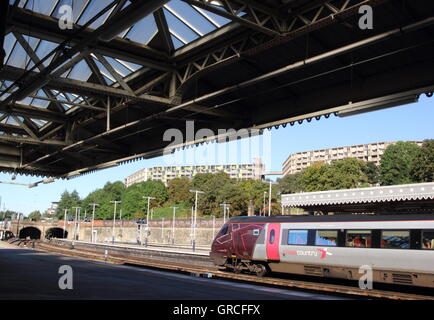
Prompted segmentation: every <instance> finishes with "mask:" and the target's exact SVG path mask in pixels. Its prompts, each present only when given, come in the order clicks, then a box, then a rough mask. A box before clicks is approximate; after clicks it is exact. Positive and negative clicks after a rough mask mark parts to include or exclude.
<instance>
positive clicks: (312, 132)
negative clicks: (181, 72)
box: [0, 95, 434, 215]
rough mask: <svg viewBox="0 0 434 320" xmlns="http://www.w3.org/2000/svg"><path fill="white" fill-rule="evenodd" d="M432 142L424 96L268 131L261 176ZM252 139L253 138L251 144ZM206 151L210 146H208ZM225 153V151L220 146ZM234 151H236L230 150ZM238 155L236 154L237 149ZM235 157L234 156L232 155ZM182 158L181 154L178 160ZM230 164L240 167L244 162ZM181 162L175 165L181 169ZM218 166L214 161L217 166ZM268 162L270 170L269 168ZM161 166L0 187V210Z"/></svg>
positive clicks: (138, 165)
mask: <svg viewBox="0 0 434 320" xmlns="http://www.w3.org/2000/svg"><path fill="white" fill-rule="evenodd" d="M428 138H434V98H431V99H429V98H426V97H425V96H424V95H423V96H421V99H420V101H419V102H418V103H416V104H411V105H406V106H401V107H396V108H391V109H386V110H381V111H376V112H370V113H366V114H362V115H357V116H353V117H348V118H338V117H334V116H331V117H330V118H329V119H324V118H322V119H321V120H320V121H316V120H312V122H310V123H307V122H303V124H301V125H299V124H298V123H297V124H295V125H294V126H293V127H291V126H289V125H288V126H287V127H286V128H282V127H280V128H279V129H277V130H276V129H274V128H273V129H272V130H271V161H268V163H266V165H267V167H266V169H267V170H273V171H280V170H281V169H282V164H283V162H284V161H285V160H286V158H287V157H288V156H289V155H290V154H291V153H296V152H300V151H307V150H315V149H323V148H331V147H339V146H346V145H353V144H362V143H371V142H377V141H378V142H380V141H398V140H424V139H428ZM254 139H257V138H254ZM209 146H211V145H209ZM209 146H208V147H209ZM225 147H228V148H229V146H228V145H226V146H225ZM235 147H236V146H235ZM204 148H206V146H203V147H198V148H195V149H188V151H186V152H189V153H191V152H193V150H195V151H196V152H205V151H206V150H205V149H204ZM238 149H240V148H239V147H238ZM238 153H240V150H238ZM181 155H182V154H181ZM239 158H240V157H238V158H237V159H238V160H239V161H236V162H245V161H242V160H244V159H239ZM185 162H186V161H180V162H178V163H176V164H179V165H182V164H184V163H185ZM223 162H224V161H218V163H223ZM270 162H271V165H270ZM166 164H167V160H165V159H164V158H163V157H159V158H154V159H149V160H141V161H136V162H133V163H130V164H126V165H122V166H119V167H116V168H111V169H106V170H102V171H99V172H96V173H93V174H89V175H85V176H82V177H78V178H74V179H71V180H59V181H56V182H54V183H51V184H46V185H40V186H38V187H36V188H31V189H29V188H27V187H24V186H13V185H7V184H0V196H1V201H2V204H1V209H3V207H5V208H6V209H10V210H15V211H19V212H23V213H24V214H25V215H27V214H29V213H30V212H32V211H33V210H41V211H44V210H45V209H47V208H48V207H49V206H50V204H51V202H52V201H58V200H59V198H60V194H61V193H62V192H63V191H64V190H68V191H73V190H74V189H75V190H77V191H78V192H79V194H80V196H81V197H85V196H86V195H87V194H88V193H90V192H92V191H93V190H95V189H97V188H101V187H103V186H104V184H105V183H106V182H107V181H111V182H113V181H117V180H121V181H122V180H123V179H124V178H125V177H126V176H128V175H130V174H132V173H134V172H135V171H137V170H139V169H142V168H145V167H153V166H164V165H166ZM39 180H41V179H40V178H38V177H30V176H18V177H17V178H16V180H15V181H14V182H19V183H32V182H35V181H39ZM0 181H11V175H10V174H0Z"/></svg>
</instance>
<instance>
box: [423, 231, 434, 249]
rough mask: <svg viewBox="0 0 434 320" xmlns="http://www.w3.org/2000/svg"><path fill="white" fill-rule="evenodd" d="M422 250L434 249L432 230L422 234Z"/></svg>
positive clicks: (433, 233)
mask: <svg viewBox="0 0 434 320" xmlns="http://www.w3.org/2000/svg"><path fill="white" fill-rule="evenodd" d="M422 249H431V250H433V249H434V230H430V231H423V232H422Z"/></svg>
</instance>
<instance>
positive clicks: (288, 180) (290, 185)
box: [277, 172, 303, 194]
mask: <svg viewBox="0 0 434 320" xmlns="http://www.w3.org/2000/svg"><path fill="white" fill-rule="evenodd" d="M301 175H302V173H301V172H298V173H294V174H287V175H286V176H284V177H283V178H280V179H277V183H278V184H279V190H280V192H281V193H282V194H288V193H298V192H301V191H303V190H302V186H301V182H300V178H301Z"/></svg>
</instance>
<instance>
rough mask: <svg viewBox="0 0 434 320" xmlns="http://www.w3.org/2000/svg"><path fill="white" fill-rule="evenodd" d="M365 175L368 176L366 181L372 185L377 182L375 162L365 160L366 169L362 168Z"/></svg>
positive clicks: (377, 175) (377, 174)
mask: <svg viewBox="0 0 434 320" xmlns="http://www.w3.org/2000/svg"><path fill="white" fill-rule="evenodd" d="M364 172H365V174H366V177H367V178H368V183H369V184H370V185H371V186H373V185H376V184H377V183H378V178H379V168H378V167H377V165H376V164H375V162H371V161H369V162H367V163H366V169H365V170H364Z"/></svg>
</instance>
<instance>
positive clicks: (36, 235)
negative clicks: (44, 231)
mask: <svg viewBox="0 0 434 320" xmlns="http://www.w3.org/2000/svg"><path fill="white" fill-rule="evenodd" d="M19 237H20V239H26V238H27V237H29V238H30V239H41V231H40V230H39V229H38V228H35V227H26V228H23V229H21V230H20V234H19Z"/></svg>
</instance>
